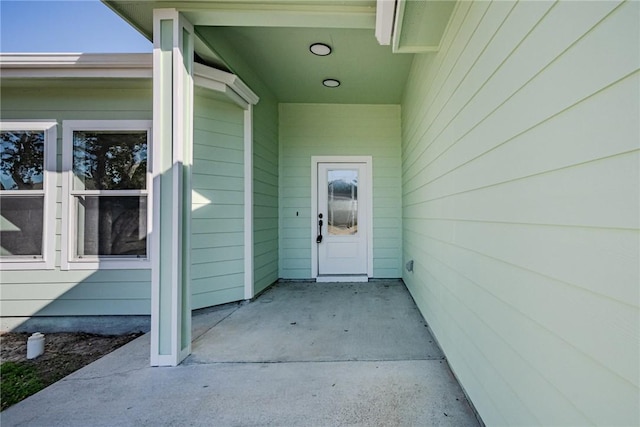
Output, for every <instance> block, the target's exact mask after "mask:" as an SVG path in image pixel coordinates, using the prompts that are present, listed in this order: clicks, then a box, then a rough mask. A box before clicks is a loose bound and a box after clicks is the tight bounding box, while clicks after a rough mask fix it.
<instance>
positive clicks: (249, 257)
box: [244, 104, 254, 299]
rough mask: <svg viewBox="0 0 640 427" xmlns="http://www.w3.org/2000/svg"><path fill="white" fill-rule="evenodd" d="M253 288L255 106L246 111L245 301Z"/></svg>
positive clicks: (250, 106)
mask: <svg viewBox="0 0 640 427" xmlns="http://www.w3.org/2000/svg"><path fill="white" fill-rule="evenodd" d="M253 297H254V286H253V105H251V104H249V105H248V106H247V108H246V109H245V110H244V299H251V298H253Z"/></svg>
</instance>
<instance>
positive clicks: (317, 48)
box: [309, 43, 331, 56]
mask: <svg viewBox="0 0 640 427" xmlns="http://www.w3.org/2000/svg"><path fill="white" fill-rule="evenodd" d="M309 50H310V51H311V53H313V54H314V55H318V56H327V55H329V54H330V53H331V47H330V46H329V45H326V44H324V43H314V44H312V45H311V46H309Z"/></svg>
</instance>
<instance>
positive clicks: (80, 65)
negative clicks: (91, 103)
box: [0, 53, 153, 79]
mask: <svg viewBox="0 0 640 427" xmlns="http://www.w3.org/2000/svg"><path fill="white" fill-rule="evenodd" d="M0 73H1V75H2V78H3V79H4V78H152V77H153V62H152V55H151V54H150V53H126V54H122V53H121V54H101V53H100V54H98V53H42V54H40V53H36V54H34V53H9V54H0Z"/></svg>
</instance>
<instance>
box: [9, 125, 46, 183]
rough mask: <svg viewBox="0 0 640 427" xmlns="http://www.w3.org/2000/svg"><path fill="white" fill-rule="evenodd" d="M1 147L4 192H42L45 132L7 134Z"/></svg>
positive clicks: (12, 132) (14, 132) (11, 132)
mask: <svg viewBox="0 0 640 427" xmlns="http://www.w3.org/2000/svg"><path fill="white" fill-rule="evenodd" d="M1 135H2V141H1V143H0V144H1V145H0V150H1V151H0V189H1V190H41V189H42V181H43V176H44V174H43V172H44V132H43V131H4V132H2V133H1Z"/></svg>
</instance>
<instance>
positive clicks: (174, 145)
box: [151, 9, 193, 366]
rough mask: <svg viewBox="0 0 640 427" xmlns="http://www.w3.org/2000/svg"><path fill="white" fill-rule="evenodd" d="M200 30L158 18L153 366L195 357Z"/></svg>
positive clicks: (166, 12) (159, 13)
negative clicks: (193, 251)
mask: <svg viewBox="0 0 640 427" xmlns="http://www.w3.org/2000/svg"><path fill="white" fill-rule="evenodd" d="M192 146H193V26H192V25H191V24H190V23H189V22H187V21H186V20H185V19H184V17H183V16H182V15H180V13H179V12H178V11H177V10H175V9H156V10H154V13H153V144H152V149H151V154H152V165H153V167H152V172H153V225H152V231H151V241H152V252H151V256H152V265H153V267H152V283H151V365H152V366H176V365H178V364H179V363H180V362H181V361H182V360H184V358H185V357H187V356H188V355H189V354H190V352H191V301H190V296H191V295H190V294H191V291H190V281H191V280H190V267H191V260H190V248H191V242H190V237H191V230H190V227H191V164H192Z"/></svg>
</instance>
